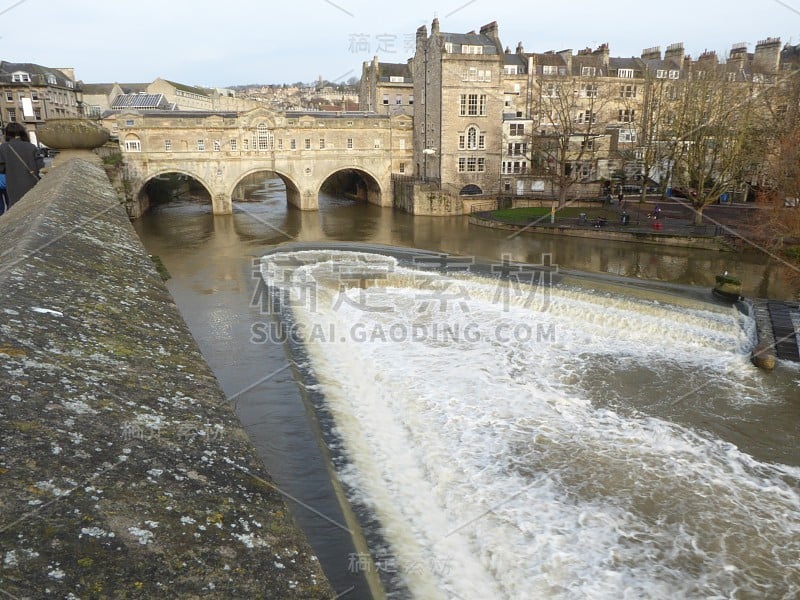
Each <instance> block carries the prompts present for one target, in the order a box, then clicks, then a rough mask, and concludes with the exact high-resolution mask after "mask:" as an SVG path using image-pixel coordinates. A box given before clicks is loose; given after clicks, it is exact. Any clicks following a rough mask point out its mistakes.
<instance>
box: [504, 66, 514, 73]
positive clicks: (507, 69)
mask: <svg viewBox="0 0 800 600" xmlns="http://www.w3.org/2000/svg"><path fill="white" fill-rule="evenodd" d="M503 73H505V74H506V75H516V74H517V65H506V66H504V67H503Z"/></svg>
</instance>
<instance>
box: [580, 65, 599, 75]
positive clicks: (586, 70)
mask: <svg viewBox="0 0 800 600" xmlns="http://www.w3.org/2000/svg"><path fill="white" fill-rule="evenodd" d="M596 73H597V68H596V67H581V75H582V76H583V77H594V76H595V74H596Z"/></svg>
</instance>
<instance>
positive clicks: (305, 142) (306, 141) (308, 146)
mask: <svg viewBox="0 0 800 600" xmlns="http://www.w3.org/2000/svg"><path fill="white" fill-rule="evenodd" d="M303 148H305V149H306V150H311V138H306V139H304V140H303Z"/></svg>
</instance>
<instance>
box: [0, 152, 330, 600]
mask: <svg viewBox="0 0 800 600" xmlns="http://www.w3.org/2000/svg"><path fill="white" fill-rule="evenodd" d="M0 239H2V240H3V243H2V247H0V590H1V591H2V592H5V595H8V597H13V598H41V597H50V596H52V597H56V598H200V597H203V598H248V599H249V598H281V599H283V598H303V599H307V598H333V597H334V594H333V592H332V591H331V588H330V586H329V584H328V583H327V581H326V580H325V578H324V575H323V574H322V571H321V569H320V567H319V563H318V562H317V561H316V559H315V557H314V556H313V555H312V554H311V550H310V548H309V546H308V544H307V541H306V539H305V537H304V536H303V534H302V533H301V532H300V531H299V530H298V529H297V528H296V527H295V525H294V524H293V522H292V521H291V518H290V516H289V514H288V512H287V507H286V505H285V504H284V502H283V499H282V496H281V495H280V492H279V491H278V490H277V489H276V487H275V486H274V484H272V483H271V481H270V479H269V476H268V475H267V474H266V473H265V471H264V469H263V467H262V465H261V463H260V461H259V460H258V458H257V456H256V453H255V450H254V449H253V447H252V445H251V444H250V441H249V439H248V438H247V435H246V434H245V432H244V431H243V430H242V428H241V426H240V424H239V422H238V420H237V418H236V415H235V413H234V411H233V410H232V408H231V407H230V405H229V404H228V403H227V401H226V399H225V397H224V395H223V393H222V392H221V390H220V389H219V386H218V385H217V381H216V379H215V378H214V376H213V374H212V373H211V371H210V369H209V368H208V366H207V365H206V363H205V361H204V360H203V358H202V356H201V355H200V353H199V351H198V349H197V346H196V344H195V342H194V340H193V339H192V337H191V334H190V333H189V331H188V328H187V327H186V325H185V323H184V322H183V320H182V318H181V316H180V314H179V312H178V310H177V308H176V307H175V305H174V303H173V302H172V299H171V298H170V296H169V293H168V292H167V290H166V288H165V287H164V285H163V284H162V282H161V281H160V279H159V276H158V274H157V273H156V270H155V268H154V267H153V265H152V263H151V262H150V260H149V258H148V257H147V255H146V254H145V252H144V250H143V248H142V246H141V244H140V242H139V240H138V238H137V237H136V234H135V232H134V231H133V229H132V228H131V226H130V223H129V222H128V219H127V217H126V215H125V212H124V210H123V209H122V207H121V206H120V204H119V201H118V199H117V197H116V196H115V195H114V192H113V190H112V188H111V185H110V184H109V182H108V179H107V178H106V176H105V174H104V173H103V171H102V170H101V169H100V168H98V167H96V166H93V165H91V164H89V163H87V162H84V161H80V160H74V161H71V162H69V163H66V164H64V165H61V166H59V167H57V168H55V169H53V170H52V171H51V172H50V173H49V174H47V175H46V176H45V177H44V178H43V179H42V181H41V182H40V183H39V184H38V185H37V186H36V187H35V188H34V190H33V191H32V192H31V193H29V194H28V195H27V196H26V197H25V198H23V199H22V200H21V201H20V202H19V203H17V204H16V205H15V206H13V207H12V208H11V210H10V211H9V212H8V213H7V214H6V215H4V216H2V217H0Z"/></svg>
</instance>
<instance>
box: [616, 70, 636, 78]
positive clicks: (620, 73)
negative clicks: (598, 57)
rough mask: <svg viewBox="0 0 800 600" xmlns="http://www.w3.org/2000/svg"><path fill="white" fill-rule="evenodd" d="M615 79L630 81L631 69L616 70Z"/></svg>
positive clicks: (631, 76)
mask: <svg viewBox="0 0 800 600" xmlns="http://www.w3.org/2000/svg"><path fill="white" fill-rule="evenodd" d="M617 77H622V78H624V79H632V78H633V69H619V70H617Z"/></svg>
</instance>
